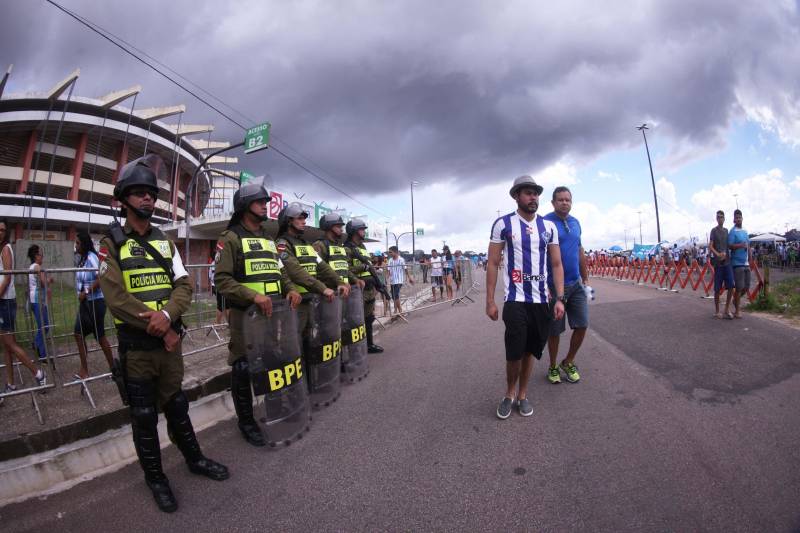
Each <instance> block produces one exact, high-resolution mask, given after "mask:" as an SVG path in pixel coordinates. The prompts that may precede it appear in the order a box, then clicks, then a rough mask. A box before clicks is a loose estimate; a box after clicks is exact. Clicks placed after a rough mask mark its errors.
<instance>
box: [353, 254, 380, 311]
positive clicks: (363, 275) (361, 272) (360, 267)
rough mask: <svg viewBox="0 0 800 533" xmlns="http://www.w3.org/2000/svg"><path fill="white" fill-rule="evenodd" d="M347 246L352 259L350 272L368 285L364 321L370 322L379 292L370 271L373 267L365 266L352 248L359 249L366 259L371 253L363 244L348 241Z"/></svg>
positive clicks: (366, 286) (365, 288) (365, 291)
mask: <svg viewBox="0 0 800 533" xmlns="http://www.w3.org/2000/svg"><path fill="white" fill-rule="evenodd" d="M346 244H347V246H348V247H347V255H348V257H349V258H350V272H352V273H353V275H355V276H356V277H358V278H359V279H361V280H363V281H364V283H365V284H366V285H364V319H365V320H368V319H369V318H368V317H374V316H375V298H376V295H377V294H376V293H377V292H378V291H377V290H376V289H375V282H374V280H373V279H372V274H370V271H369V269H370V266H371V265H369V264H364V263H363V262H362V261H361V260H359V259H358V258H357V257H356V255H355V253H354V252H353V250H352V249H351V248H350V246H354V247H356V248H358V249H359V250H360V251H361V255H362V256H364V257H369V252H367V249H366V248H365V247H364V245H363V244H361V245H356V244H355V243H354V242H353V241H347V243H346Z"/></svg>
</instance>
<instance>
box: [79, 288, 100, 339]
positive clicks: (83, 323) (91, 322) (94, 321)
mask: <svg viewBox="0 0 800 533" xmlns="http://www.w3.org/2000/svg"><path fill="white" fill-rule="evenodd" d="M105 321H106V301H105V299H103V298H97V299H96V300H84V301H82V302H81V303H80V304H79V306H78V316H77V317H76V318H75V327H74V328H73V330H72V331H73V333H76V334H77V335H81V336H83V337H84V338H85V337H88V336H89V335H94V338H95V339H97V340H100V339H102V338H103V337H105V336H106V330H105Z"/></svg>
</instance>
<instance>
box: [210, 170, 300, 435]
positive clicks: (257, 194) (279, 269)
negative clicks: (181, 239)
mask: <svg viewBox="0 0 800 533" xmlns="http://www.w3.org/2000/svg"><path fill="white" fill-rule="evenodd" d="M268 205H269V194H268V193H267V190H266V189H264V187H263V186H262V185H259V184H255V183H249V184H246V185H243V186H242V187H241V188H240V189H239V190H238V191H236V193H234V195H233V209H234V214H233V217H231V220H230V222H229V223H228V229H227V230H225V231H223V232H222V234H221V235H220V237H219V241H218V242H217V254H216V257H215V262H216V273H215V274H214V284H215V285H216V287H217V292H218V293H219V294H221V295H222V296H224V297H225V299H226V302H227V303H228V304H230V308H231V320H230V334H231V340H230V343H229V344H228V348H229V349H230V354H229V355H228V364H229V365H231V396H232V398H233V405H234V408H235V409H236V415H237V417H238V419H239V430H240V431H241V432H242V436H243V437H244V439H245V440H246V441H247V442H248V443H250V444H252V445H253V446H264V445H265V444H266V442H265V441H264V435H262V433H261V430H260V429H259V428H258V425H257V424H256V421H255V419H254V417H253V393H252V391H251V389H250V373H249V365H248V362H247V357H246V355H245V347H244V337H243V332H242V331H241V329H240V326H239V325H240V324H242V323H243V321H242V320H241V315H242V314H243V313H244V312H245V309H247V307H249V306H250V305H251V304H256V305H257V306H258V307H259V308H260V309H261V312H262V313H264V314H265V315H266V316H270V315H271V314H272V298H278V297H280V296H281V295H283V296H285V297H286V298H287V299H288V300H289V302H290V304H291V306H292V308H296V307H297V305H298V304H299V303H300V299H301V297H300V294H299V293H298V291H297V290H296V287H295V285H294V284H293V283H292V281H291V279H289V276H288V275H287V273H286V270H285V268H286V265H285V264H284V263H282V262H281V260H280V258H279V257H278V250H277V248H276V247H275V242H274V241H273V240H272V238H270V236H269V235H268V234H267V231H266V230H265V229H264V228H263V227H262V225H261V223H262V222H264V221H266V220H267V210H268ZM290 268H291V267H290ZM237 315H239V316H237Z"/></svg>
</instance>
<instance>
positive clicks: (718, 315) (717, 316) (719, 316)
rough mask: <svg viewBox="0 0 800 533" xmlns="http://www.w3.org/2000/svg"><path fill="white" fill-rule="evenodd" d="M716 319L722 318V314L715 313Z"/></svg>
mask: <svg viewBox="0 0 800 533" xmlns="http://www.w3.org/2000/svg"><path fill="white" fill-rule="evenodd" d="M714 318H722V313H714Z"/></svg>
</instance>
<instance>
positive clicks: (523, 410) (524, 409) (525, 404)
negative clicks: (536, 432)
mask: <svg viewBox="0 0 800 533" xmlns="http://www.w3.org/2000/svg"><path fill="white" fill-rule="evenodd" d="M517 408H518V409H519V414H520V415H522V416H531V415H532V414H533V407H531V402H529V401H528V399H527V398H523V399H521V400H517Z"/></svg>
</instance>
